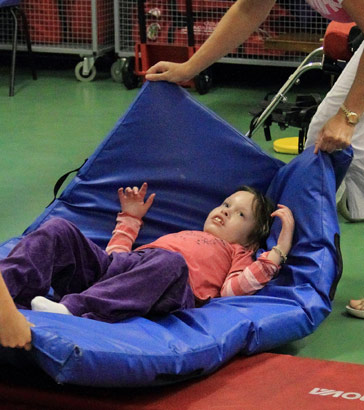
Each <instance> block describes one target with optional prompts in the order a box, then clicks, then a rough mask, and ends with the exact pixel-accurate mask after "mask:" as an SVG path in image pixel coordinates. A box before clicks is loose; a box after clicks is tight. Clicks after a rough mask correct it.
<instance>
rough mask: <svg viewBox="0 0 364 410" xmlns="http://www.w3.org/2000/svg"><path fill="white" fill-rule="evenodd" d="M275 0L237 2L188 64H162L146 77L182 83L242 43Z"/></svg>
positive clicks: (266, 13) (151, 70)
mask: <svg viewBox="0 0 364 410" xmlns="http://www.w3.org/2000/svg"><path fill="white" fill-rule="evenodd" d="M275 2H276V0H237V1H236V2H235V3H234V4H233V5H232V6H231V7H230V9H229V10H228V11H227V12H226V14H225V15H224V17H223V18H222V19H221V20H220V22H219V24H218V25H217V26H216V28H215V30H214V32H213V33H212V34H211V36H210V37H209V38H208V39H207V40H206V41H205V43H204V44H203V45H202V46H201V47H200V48H199V49H198V50H197V52H196V53H195V54H193V56H192V57H191V58H190V59H189V60H188V61H187V62H185V63H171V62H166V61H160V62H159V63H157V64H155V65H154V66H152V67H151V68H150V69H149V70H148V71H147V74H146V77H145V78H146V79H147V80H149V81H161V80H164V81H170V82H183V81H187V80H189V79H191V78H193V77H194V76H195V75H197V74H198V73H200V72H201V71H202V70H204V69H205V68H207V67H209V66H210V65H211V64H213V63H214V62H216V61H217V60H219V59H220V58H221V57H223V56H225V55H226V54H228V53H229V52H231V51H232V50H234V49H235V48H236V47H237V46H239V45H240V44H242V43H243V42H244V41H245V40H246V39H247V38H248V37H249V35H250V34H251V33H252V32H253V31H254V30H256V29H257V28H258V27H259V26H260V24H261V23H262V22H263V21H264V20H265V19H266V18H267V16H268V14H269V12H270V10H271V9H272V7H273V5H274V4H275Z"/></svg>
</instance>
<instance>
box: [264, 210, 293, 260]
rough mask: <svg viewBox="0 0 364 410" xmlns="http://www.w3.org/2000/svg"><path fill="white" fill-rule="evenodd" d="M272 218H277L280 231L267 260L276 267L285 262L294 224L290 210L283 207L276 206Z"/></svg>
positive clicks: (290, 244)
mask: <svg viewBox="0 0 364 410" xmlns="http://www.w3.org/2000/svg"><path fill="white" fill-rule="evenodd" d="M272 217H278V218H279V219H280V220H281V222H282V229H281V232H280V234H279V237H278V241H277V245H276V246H273V248H272V250H271V251H270V252H269V255H268V259H269V260H271V261H272V262H274V263H275V264H276V265H280V264H281V263H283V262H285V260H286V258H287V255H288V253H289V251H290V250H291V247H292V239H293V232H294V225H295V223H294V218H293V214H292V212H291V210H290V209H289V208H288V207H287V206H285V205H280V204H278V209H276V210H275V211H274V212H273V213H272Z"/></svg>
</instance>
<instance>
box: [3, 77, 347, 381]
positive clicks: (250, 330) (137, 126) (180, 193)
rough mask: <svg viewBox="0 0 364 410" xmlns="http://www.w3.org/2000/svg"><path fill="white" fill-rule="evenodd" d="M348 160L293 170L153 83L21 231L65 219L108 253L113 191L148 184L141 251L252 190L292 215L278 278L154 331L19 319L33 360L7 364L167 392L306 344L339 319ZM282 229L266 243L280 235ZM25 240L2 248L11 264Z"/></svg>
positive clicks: (302, 160) (308, 163)
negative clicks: (290, 241)
mask: <svg viewBox="0 0 364 410" xmlns="http://www.w3.org/2000/svg"><path fill="white" fill-rule="evenodd" d="M350 161H351V151H342V152H337V153H335V155H333V156H329V155H327V154H321V153H320V154H319V155H314V154H313V152H312V150H310V149H308V150H306V151H305V152H304V153H303V154H301V155H299V156H297V157H296V158H295V159H294V160H293V161H291V162H290V163H289V164H288V165H284V164H283V163H282V162H280V161H278V160H276V159H274V158H272V157H270V156H269V155H267V154H266V153H264V152H263V151H262V150H261V149H260V148H259V147H258V146H257V145H256V144H255V143H254V142H253V141H251V140H250V139H248V138H245V137H244V136H243V135H241V134H240V133H239V132H238V131H236V130H235V129H233V128H232V127H231V126H230V125H229V124H227V123H226V122H225V121H223V120H222V119H220V118H218V117H217V116H216V115H215V114H214V113H213V112H211V111H209V110H208V109H207V108H205V107H203V106H202V105H201V104H199V103H198V102H196V101H194V100H193V98H191V96H190V95H189V94H188V93H187V92H186V91H185V90H183V89H181V88H179V87H177V86H175V85H172V84H167V83H146V84H145V85H144V86H143V88H142V90H141V91H140V93H139V95H138V97H137V98H136V100H135V102H134V103H133V104H132V105H131V107H130V108H129V110H128V111H127V112H126V114H125V115H124V116H123V117H122V118H121V119H120V120H119V122H118V123H117V124H116V126H115V127H114V129H113V130H112V131H111V132H110V134H109V135H108V136H107V137H106V138H105V140H104V141H103V142H102V143H101V144H100V146H99V147H98V148H97V149H96V151H95V153H94V154H93V155H92V156H91V157H90V158H89V159H88V161H87V163H86V164H85V165H84V166H83V167H82V168H81V170H80V171H79V172H78V174H77V176H76V177H75V178H74V179H73V180H72V181H71V183H70V184H69V185H68V186H67V187H66V188H65V190H64V191H63V193H62V194H61V196H60V197H59V199H57V200H56V201H55V202H53V204H52V205H50V206H49V207H48V208H46V210H45V211H44V212H43V213H42V214H41V215H40V216H39V217H38V218H37V219H36V220H35V221H34V223H33V224H32V225H31V226H30V227H29V228H28V229H27V230H26V231H25V232H24V234H23V235H26V234H27V233H29V232H31V231H33V230H34V229H37V227H38V226H39V225H40V224H42V223H43V222H44V221H46V220H48V219H49V218H53V217H63V218H66V219H68V220H71V221H72V222H74V223H75V224H76V225H78V227H79V228H80V229H81V230H82V231H83V233H84V234H85V235H87V236H88V237H90V238H91V239H92V240H94V241H95V242H96V243H98V244H99V245H100V246H103V247H104V246H105V245H106V243H107V242H108V239H109V237H110V235H111V231H112V229H113V227H114V224H115V217H116V213H117V212H118V210H119V203H118V197H117V189H118V188H119V187H120V186H127V185H130V186H133V185H140V184H141V183H142V182H143V181H145V180H146V181H148V183H149V186H150V192H156V194H157V197H156V200H155V202H154V204H153V207H152V208H151V210H150V211H149V212H148V215H147V217H146V218H145V224H144V227H143V229H142V231H141V233H140V235H139V238H138V241H137V245H140V244H143V243H146V242H149V241H151V240H153V239H155V238H156V237H158V236H160V235H163V234H166V233H169V232H173V231H178V230H181V229H201V227H202V225H203V222H204V219H205V216H206V215H207V213H208V212H209V210H210V209H211V208H213V207H215V206H216V205H217V204H219V203H220V201H221V200H222V199H223V198H225V197H226V196H227V195H229V194H230V193H231V192H232V191H234V189H235V188H236V187H237V186H239V185H241V184H247V185H252V186H255V187H256V188H258V189H260V190H262V191H263V192H268V194H269V195H271V197H272V198H273V199H274V200H275V201H277V202H279V203H283V204H286V205H288V206H290V207H291V209H292V210H293V212H294V215H295V218H296V233H295V238H294V245H293V248H292V251H291V253H290V257H289V259H288V262H287V264H285V265H284V266H283V268H282V270H281V273H280V275H279V276H278V277H277V278H276V279H274V280H273V281H271V282H270V283H269V285H268V286H266V287H265V288H264V289H263V290H262V291H260V292H259V293H257V294H256V295H254V296H244V297H229V298H220V299H215V300H212V301H210V303H208V304H207V305H205V306H204V307H203V308H200V309H190V310H185V311H181V312H177V313H175V314H171V315H168V316H166V317H163V318H161V319H159V320H156V321H151V320H148V319H145V318H141V317H137V318H132V319H128V320H125V321H123V322H120V323H117V324H107V323H103V322H97V321H93V320H88V319H83V318H78V317H73V316H63V315H57V314H50V313H41V312H32V311H23V313H24V314H25V315H26V317H27V318H28V320H29V321H31V322H32V323H34V324H35V327H34V328H32V336H33V346H34V348H33V349H32V351H31V352H19V351H16V350H11V351H10V350H9V349H0V361H9V360H10V361H11V362H12V363H17V362H19V359H21V360H23V359H24V357H25V356H26V357H27V358H29V359H30V360H31V361H32V362H35V363H36V364H37V365H38V366H40V367H41V368H42V369H44V371H45V372H47V373H48V374H49V375H50V376H51V377H53V378H54V379H55V380H56V381H57V382H59V383H72V384H80V385H89V386H110V387H111V386H118V387H122V386H124V387H125V386H143V385H145V386H146V385H149V386H150V385H160V384H168V383H172V382H177V381H181V380H185V379H188V378H192V377H197V376H202V375H207V374H209V373H211V372H213V371H215V370H216V369H218V368H219V367H220V366H221V365H222V364H224V363H226V362H227V361H228V360H229V359H230V358H232V357H233V356H234V355H236V354H237V353H239V352H240V353H243V354H247V355H251V354H254V353H257V352H261V351H266V350H269V349H272V348H274V347H276V346H278V345H281V344H284V343H287V342H289V341H292V340H296V339H299V338H302V337H304V336H306V335H308V334H310V333H311V332H313V331H314V330H315V328H316V327H317V326H318V325H319V324H320V323H321V322H322V320H323V319H324V318H325V317H326V316H327V315H328V314H329V312H330V310H331V299H332V297H333V293H334V290H335V286H336V284H337V281H338V279H339V277H340V261H339V256H338V253H337V248H336V246H337V242H338V241H337V238H338V233H339V227H338V222H337V215H336V206H335V186H336V184H337V183H338V180H339V179H340V178H342V177H343V175H344V173H345V170H346V169H347V167H348V166H349V164H350ZM279 228H280V227H279V221H275V222H274V224H273V227H272V232H271V235H270V237H269V239H268V241H267V242H268V243H267V245H268V246H269V247H271V246H272V245H273V244H275V241H276V238H277V236H278V233H279ZM19 239H20V237H19V238H13V239H11V240H9V241H7V242H6V243H4V244H3V245H2V246H1V247H0V256H1V257H5V256H6V255H7V253H8V252H9V251H10V249H11V248H12V247H13V246H14V245H15V243H16V242H17V241H18V240H19Z"/></svg>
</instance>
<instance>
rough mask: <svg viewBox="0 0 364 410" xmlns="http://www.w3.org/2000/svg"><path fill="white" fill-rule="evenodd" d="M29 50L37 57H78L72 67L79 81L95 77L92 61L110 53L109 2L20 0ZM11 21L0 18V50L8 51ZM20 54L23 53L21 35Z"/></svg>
mask: <svg viewBox="0 0 364 410" xmlns="http://www.w3.org/2000/svg"><path fill="white" fill-rule="evenodd" d="M21 8H22V10H23V11H24V12H25V14H26V16H27V19H28V24H29V31H30V37H31V41H32V49H33V51H35V52H41V53H43V52H44V53H61V54H78V55H80V57H81V58H82V61H80V62H79V63H78V64H77V65H76V67H75V76H76V78H77V79H78V80H79V81H92V80H93V79H94V78H95V76H96V74H97V73H96V68H95V65H94V64H95V61H96V59H97V58H98V57H100V56H102V55H104V54H106V53H107V52H110V51H114V48H115V45H114V16H113V13H114V6H113V0H23V1H22V2H21ZM11 24H12V21H11V19H10V18H9V16H8V15H7V14H5V13H1V14H0V49H11V33H12V26H11ZM18 48H19V49H20V50H22V49H24V50H25V49H26V45H25V38H24V35H23V33H20V36H19V47H18Z"/></svg>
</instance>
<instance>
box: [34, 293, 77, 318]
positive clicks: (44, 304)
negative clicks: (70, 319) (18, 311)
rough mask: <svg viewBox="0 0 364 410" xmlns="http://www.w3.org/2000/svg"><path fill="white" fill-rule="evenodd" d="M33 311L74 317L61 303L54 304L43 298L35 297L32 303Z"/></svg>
mask: <svg viewBox="0 0 364 410" xmlns="http://www.w3.org/2000/svg"><path fill="white" fill-rule="evenodd" d="M30 303H31V305H32V310H35V311H37V312H50V313H60V314H62V315H72V313H71V312H70V311H69V310H68V309H67V308H66V306H65V305H62V304H61V303H56V302H52V301H51V300H49V299H47V298H44V297H43V296H37V297H35V298H34V299H33V300H32V301H31V302H30Z"/></svg>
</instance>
